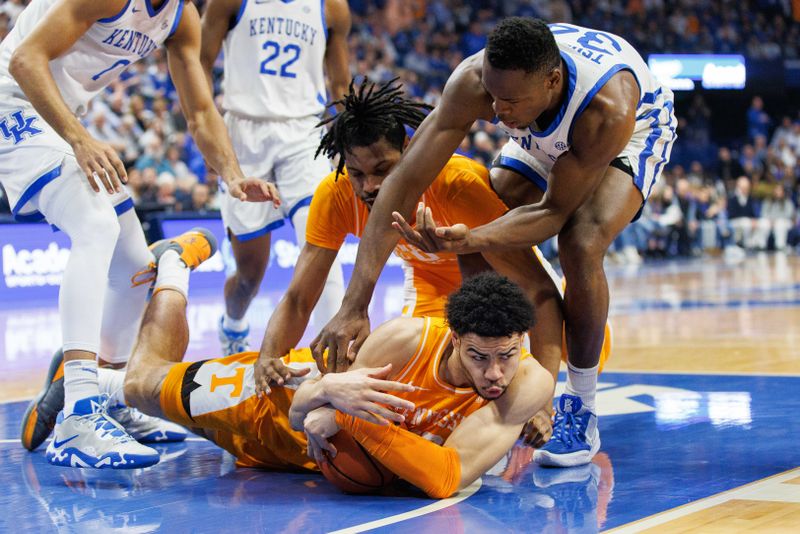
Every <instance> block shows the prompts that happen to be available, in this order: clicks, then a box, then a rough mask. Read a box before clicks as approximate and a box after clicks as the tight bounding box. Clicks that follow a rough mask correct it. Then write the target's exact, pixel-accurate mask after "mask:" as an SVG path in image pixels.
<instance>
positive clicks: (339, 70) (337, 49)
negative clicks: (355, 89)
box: [325, 0, 352, 100]
mask: <svg viewBox="0 0 800 534" xmlns="http://www.w3.org/2000/svg"><path fill="white" fill-rule="evenodd" d="M325 20H326V21H327V23H328V43H327V45H326V48H325V71H326V73H327V74H328V83H329V85H330V87H329V89H330V95H331V100H339V99H341V98H342V97H344V95H345V93H347V84H348V83H349V82H350V65H349V62H348V47H347V36H348V35H349V34H350V27H351V25H352V21H351V17H350V8H349V7H348V5H347V2H346V1H345V0H328V1H327V2H325Z"/></svg>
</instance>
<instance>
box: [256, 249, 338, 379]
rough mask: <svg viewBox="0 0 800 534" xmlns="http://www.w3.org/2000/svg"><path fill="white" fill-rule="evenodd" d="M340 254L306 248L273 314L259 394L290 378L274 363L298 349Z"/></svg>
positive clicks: (259, 368)
mask: <svg viewBox="0 0 800 534" xmlns="http://www.w3.org/2000/svg"><path fill="white" fill-rule="evenodd" d="M337 253H338V251H336V250H331V249H327V248H323V247H318V246H316V245H312V244H310V243H306V244H305V245H303V250H302V251H301V252H300V257H299V258H298V259H297V265H296V266H295V268H294V273H293V274H292V280H291V282H289V288H288V289H287V290H286V293H285V294H284V295H283V298H282V299H281V301H280V302H279V303H278V306H277V307H276V308H275V311H274V312H272V316H271V317H270V319H269V323H268V324H267V330H266V332H264V340H263V341H262V343H261V353H260V354H259V356H258V361H257V362H256V364H255V382H256V390H257V391H258V392H259V393H262V392H266V391H268V382H269V381H270V380H272V381H274V382H276V383H277V384H279V385H282V384H283V381H284V380H285V379H286V378H288V377H286V376H285V374H284V373H288V372H289V371H287V368H286V367H285V366H283V365H277V362H275V360H276V359H278V361H280V360H279V358H281V357H283V356H284V355H285V354H286V353H288V352H289V349H292V348H294V347H296V346H297V343H298V342H299V341H300V338H301V337H303V332H304V331H305V329H306V326H308V320H309V318H310V317H311V311H312V310H313V309H314V306H315V305H316V304H317V301H318V300H319V296H320V295H321V294H322V290H323V289H324V287H325V279H326V278H327V277H328V273H329V272H330V270H331V265H333V262H334V261H335V260H336V254H337ZM317 366H318V367H319V368H320V369H323V368H324V366H323V365H322V364H321V362H317Z"/></svg>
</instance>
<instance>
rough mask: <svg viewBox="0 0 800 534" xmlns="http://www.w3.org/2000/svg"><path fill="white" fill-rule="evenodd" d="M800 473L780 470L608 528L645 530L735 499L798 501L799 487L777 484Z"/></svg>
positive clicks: (622, 532) (621, 533) (625, 533)
mask: <svg viewBox="0 0 800 534" xmlns="http://www.w3.org/2000/svg"><path fill="white" fill-rule="evenodd" d="M798 475H800V468H797V469H792V470H790V471H786V472H784V473H779V474H777V475H773V476H771V477H767V478H764V479H762V480H757V481H755V482H751V483H749V484H745V485H744V486H739V487H738V488H734V489H732V490H727V491H723V492H722V493H718V494H717V495H712V496H711V497H706V498H705V499H700V500H699V501H695V502H692V503H689V504H685V505H683V506H679V507H677V508H673V509H672V510H667V511H666V512H661V513H659V514H656V515H653V516H650V517H648V518H645V519H640V520H638V521H634V522H633V523H628V524H627V525H623V526H621V527H617V528H614V529H611V530H605V531H604V532H607V533H608V532H613V533H614V534H629V533H630V534H633V533H635V532H641V531H643V530H647V529H650V528H654V527H657V526H659V525H663V524H664V523H667V522H669V521H674V520H676V519H680V518H681V517H685V516H687V515H690V514H693V513H695V512H700V511H702V510H707V509H708V508H711V507H714V506H718V505H720V504H723V503H725V502H727V501H730V500H733V499H744V500H770V501H777V502H797V501H798V500H800V498H798V496H797V495H796V491H795V492H793V491H792V490H795V489H796V488H794V487H792V488H788V490H789V491H783V492H780V491H779V492H777V493H778V495H776V491H775V490H776V489H777V488H776V486H779V485H781V484H783V483H784V482H786V481H788V480H792V479H794V478H797V477H798ZM787 486H788V484H787ZM780 493H783V496H780Z"/></svg>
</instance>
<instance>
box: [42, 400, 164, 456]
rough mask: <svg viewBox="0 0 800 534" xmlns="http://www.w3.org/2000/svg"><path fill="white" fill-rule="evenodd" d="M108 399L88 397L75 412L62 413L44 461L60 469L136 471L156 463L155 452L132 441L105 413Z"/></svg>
mask: <svg viewBox="0 0 800 534" xmlns="http://www.w3.org/2000/svg"><path fill="white" fill-rule="evenodd" d="M106 403H107V398H106V399H103V398H101V397H89V398H86V399H82V400H80V401H78V402H77V403H76V404H75V413H73V414H71V415H69V416H67V417H64V412H63V411H61V412H60V413H59V414H58V418H56V426H55V428H54V429H53V441H51V442H50V444H49V445H48V446H47V452H46V453H45V458H46V459H47V461H48V462H50V463H51V464H53V465H59V466H62V467H93V468H95V469H136V468H139V467H149V466H151V465H155V464H156V463H158V459H159V456H158V452H156V451H155V450H153V449H151V448H150V447H146V446H144V445H142V444H140V443H139V442H137V441H136V440H135V439H133V438H132V437H131V436H130V435H129V434H128V433H127V432H125V430H124V429H123V428H122V426H121V425H120V424H119V423H117V422H116V421H114V419H112V418H111V417H110V416H109V415H108V413H107V412H106V406H105V405H106Z"/></svg>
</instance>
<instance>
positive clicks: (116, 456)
mask: <svg viewBox="0 0 800 534" xmlns="http://www.w3.org/2000/svg"><path fill="white" fill-rule="evenodd" d="M45 458H46V459H47V462H48V463H49V464H51V465H55V466H58V467H79V468H87V467H88V468H92V469H140V468H143V467H150V466H151V465H155V464H157V463H158V461H159V460H160V458H161V457H160V456H159V455H158V454H156V455H155V456H152V455H143V454H120V453H118V452H109V453H106V454H104V455H103V456H100V457H96V456H90V455H88V454H86V453H84V452H81V451H80V450H79V449H76V448H74V447H67V448H66V449H64V450H56V451H53V450H50V449H48V450H47V453H46V454H45Z"/></svg>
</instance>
